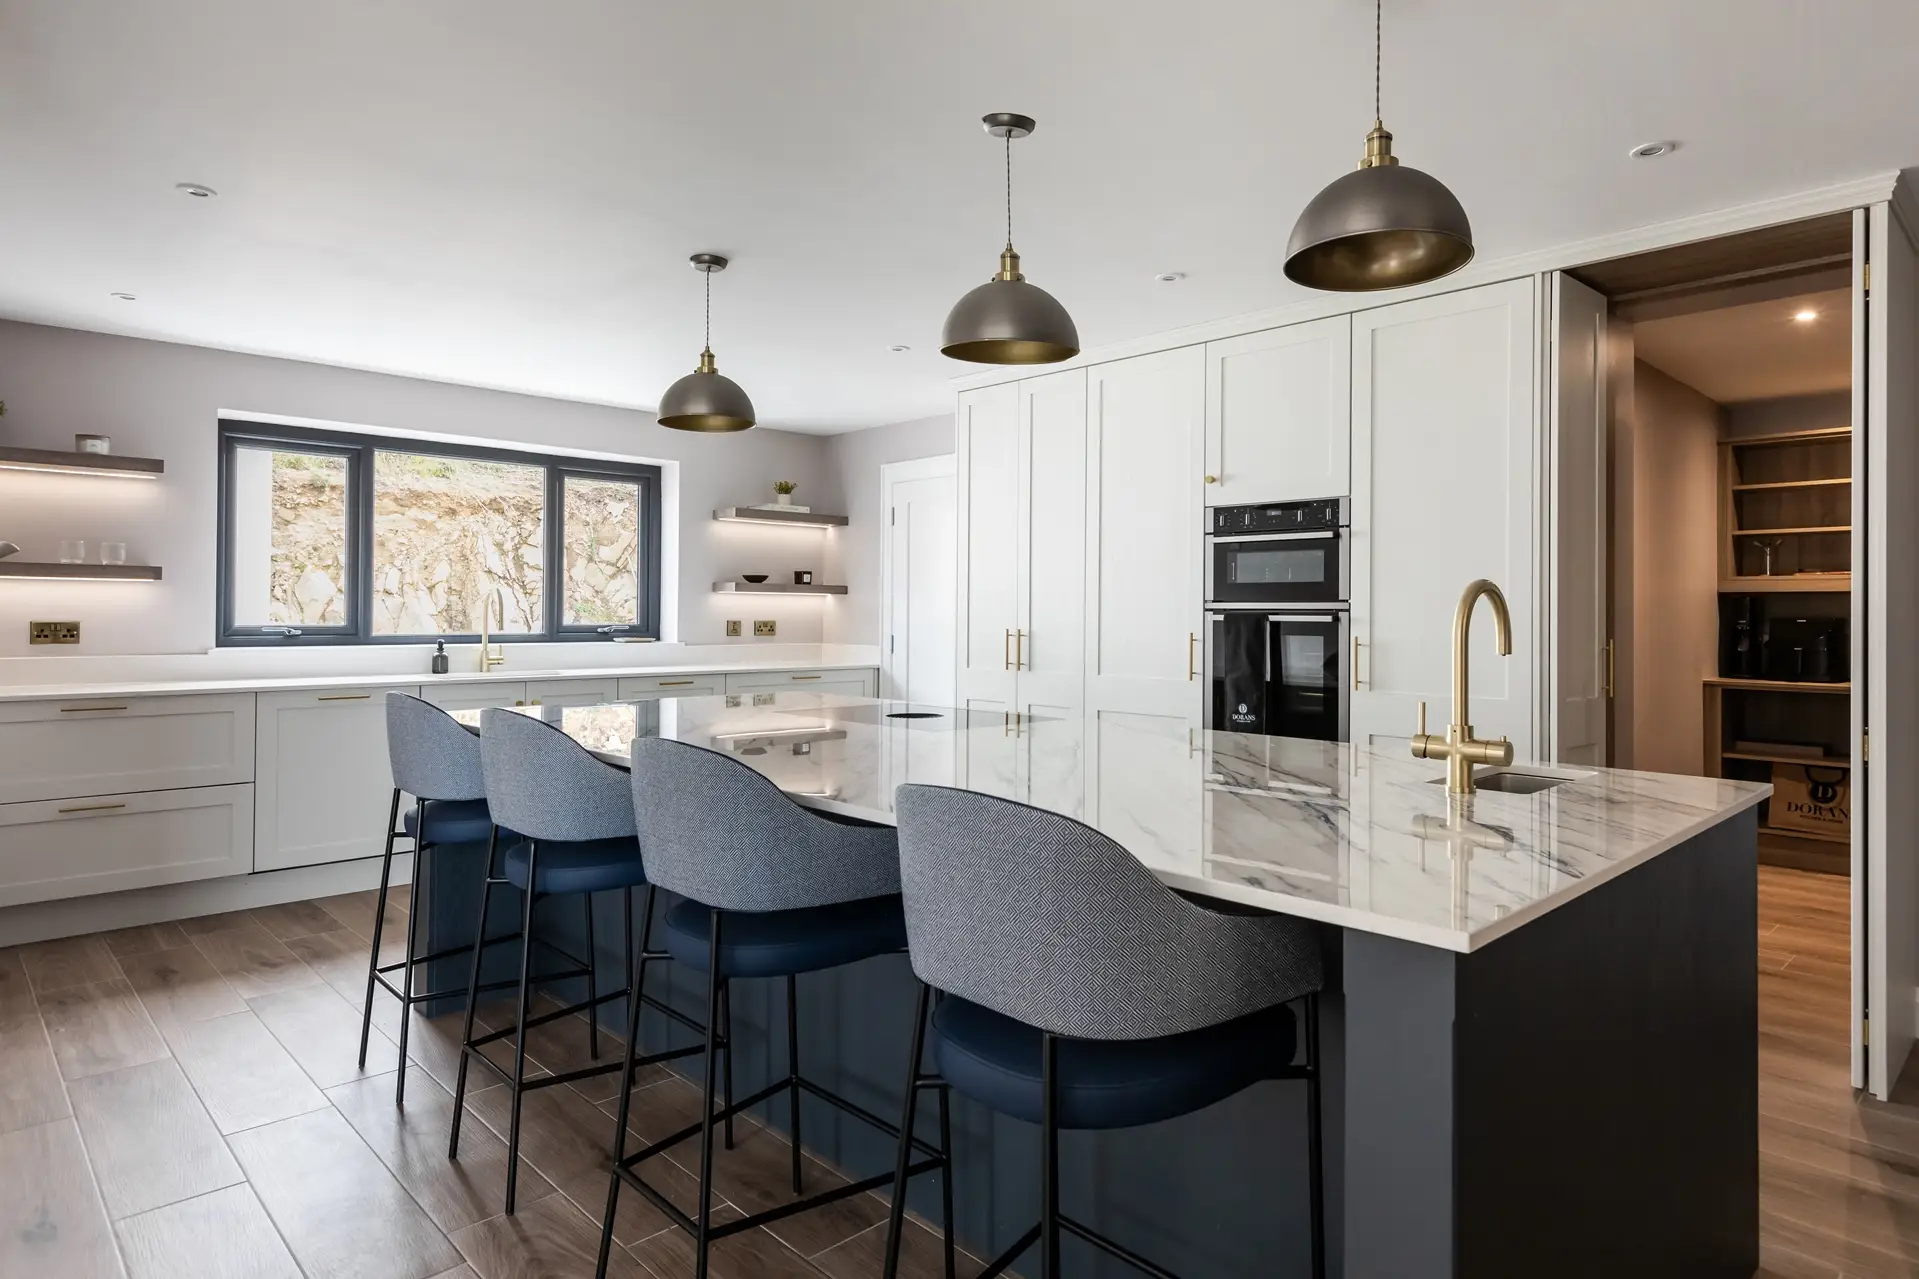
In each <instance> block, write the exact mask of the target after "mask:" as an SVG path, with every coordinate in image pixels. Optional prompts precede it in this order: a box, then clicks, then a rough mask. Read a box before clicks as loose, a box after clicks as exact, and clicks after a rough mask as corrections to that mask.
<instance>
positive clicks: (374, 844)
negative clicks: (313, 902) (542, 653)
mask: <svg viewBox="0 0 1919 1279" xmlns="http://www.w3.org/2000/svg"><path fill="white" fill-rule="evenodd" d="M419 691H420V690H419V689H418V688H413V687H394V688H354V689H339V690H337V691H329V690H327V689H320V690H318V691H315V692H306V693H261V694H260V695H259V699H258V704H259V716H260V718H259V732H258V735H257V738H256V741H257V749H258V764H257V774H258V776H257V779H256V781H255V783H254V814H253V818H254V834H253V869H254V870H256V871H261V870H285V869H286V868H287V867H289V866H314V865H318V864H320V863H322V862H344V861H351V860H353V859H354V858H356V857H377V856H378V855H379V854H380V851H381V850H382V849H383V848H385V847H386V820H387V813H388V805H389V804H390V803H391V801H392V796H393V773H392V771H391V769H390V768H389V767H388V765H387V753H386V695H387V694H388V693H390V692H399V693H412V694H415V695H416V696H417V695H418V694H419ZM509 700H510V699H509ZM401 802H402V803H404V802H406V801H405V800H402V801H401Z"/></svg>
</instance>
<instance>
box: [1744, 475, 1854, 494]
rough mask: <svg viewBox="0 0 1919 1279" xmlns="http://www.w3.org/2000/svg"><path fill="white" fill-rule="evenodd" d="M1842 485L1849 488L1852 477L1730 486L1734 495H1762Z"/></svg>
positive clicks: (1843, 476) (1775, 481)
mask: <svg viewBox="0 0 1919 1279" xmlns="http://www.w3.org/2000/svg"><path fill="white" fill-rule="evenodd" d="M1842 484H1843V485H1847V486H1850V485H1851V484H1852V477H1851V476H1847V475H1842V476H1839V477H1838V478H1836V479H1830V480H1774V481H1772V482H1770V483H1767V484H1735V485H1733V486H1732V491H1733V492H1735V493H1763V492H1767V491H1769V490H1772V489H1819V488H1837V487H1838V486H1840V485H1842Z"/></svg>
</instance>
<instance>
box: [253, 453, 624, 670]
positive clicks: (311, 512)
mask: <svg viewBox="0 0 1919 1279" xmlns="http://www.w3.org/2000/svg"><path fill="white" fill-rule="evenodd" d="M659 481H660V472H659V468H658V467H654V466H645V465H640V464H637V463H618V462H597V461H589V460H584V459H575V458H566V457H555V456H551V455H547V454H539V453H525V452H517V451H510V450H505V449H488V448H477V447H468V446H465V445H453V444H432V443H424V442H421V441H418V440H401V439H388V438H382V437H377V436H369V435H358V434H352V433H348V432H341V431H321V430H310V429H307V428H303V427H286V426H268V425H263V424H255V423H249V422H239V421H223V422H221V424H220V589H219V636H220V642H221V643H222V644H288V643H293V644H315V643H320V644H324V643H334V644H364V643H420V642H422V641H426V640H432V639H436V638H439V637H442V636H445V637H452V638H471V637H476V636H478V635H479V633H480V631H481V630H482V628H484V629H486V630H487V631H489V632H490V633H491V634H493V635H496V636H499V637H500V638H501V639H502V640H505V641H512V640H516V639H519V640H529V639H537V640H555V639H606V638H610V637H611V636H613V635H641V636H651V637H654V638H657V637H658V634H659V629H658V628H659V622H658V619H659V613H660V610H659V581H660V571H659V570H660V564H659V556H660V550H659V546H660V503H659V490H660V484H659ZM549 568H550V569H551V570H552V571H551V572H549Z"/></svg>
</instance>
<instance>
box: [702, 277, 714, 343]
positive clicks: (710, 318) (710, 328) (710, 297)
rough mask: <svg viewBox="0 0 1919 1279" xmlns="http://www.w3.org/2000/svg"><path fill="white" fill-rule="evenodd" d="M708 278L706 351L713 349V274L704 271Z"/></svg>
mask: <svg viewBox="0 0 1919 1279" xmlns="http://www.w3.org/2000/svg"><path fill="white" fill-rule="evenodd" d="M700 274H702V275H704V276H705V277H706V349H707V350H709V351H711V350H712V349H713V272H712V271H710V270H708V271H702V272H701V273H700Z"/></svg>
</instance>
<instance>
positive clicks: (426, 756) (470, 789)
mask: <svg viewBox="0 0 1919 1279" xmlns="http://www.w3.org/2000/svg"><path fill="white" fill-rule="evenodd" d="M386 755H387V761H388V763H389V765H390V766H391V767H392V769H393V784H394V786H396V787H397V788H399V789H400V790H403V791H405V792H406V793H407V794H409V795H413V796H415V797H417V798H419V799H485V798H486V778H485V776H484V775H482V773H481V771H480V739H479V738H477V737H475V736H474V735H473V734H472V732H470V731H469V730H468V729H467V727H466V726H465V725H464V724H462V723H460V721H458V720H456V719H454V718H453V717H452V716H451V715H449V714H447V713H446V712H445V711H443V710H441V709H440V708H439V707H437V706H435V705H434V704H433V703H432V702H426V701H422V700H420V699H419V698H417V697H415V696H413V695H412V694H411V693H388V694H387V695H386Z"/></svg>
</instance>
